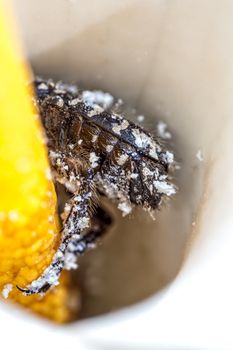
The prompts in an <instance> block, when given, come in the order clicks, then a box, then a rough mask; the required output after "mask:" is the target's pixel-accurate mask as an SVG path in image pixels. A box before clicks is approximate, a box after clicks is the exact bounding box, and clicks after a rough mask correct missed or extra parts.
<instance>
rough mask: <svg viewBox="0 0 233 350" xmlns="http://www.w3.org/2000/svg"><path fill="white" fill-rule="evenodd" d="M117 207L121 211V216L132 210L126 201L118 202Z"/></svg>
mask: <svg viewBox="0 0 233 350" xmlns="http://www.w3.org/2000/svg"><path fill="white" fill-rule="evenodd" d="M117 207H118V209H120V210H121V211H122V215H123V216H126V215H128V214H129V213H131V211H132V206H131V205H130V204H129V203H127V202H122V203H119V204H118V206H117Z"/></svg>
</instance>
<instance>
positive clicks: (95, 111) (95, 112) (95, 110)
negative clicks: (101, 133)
mask: <svg viewBox="0 0 233 350" xmlns="http://www.w3.org/2000/svg"><path fill="white" fill-rule="evenodd" d="M103 111H104V109H103V107H100V106H98V105H94V106H93V109H92V111H89V112H88V113H87V115H88V117H90V118H91V117H93V116H94V115H98V114H100V113H102V112H103Z"/></svg>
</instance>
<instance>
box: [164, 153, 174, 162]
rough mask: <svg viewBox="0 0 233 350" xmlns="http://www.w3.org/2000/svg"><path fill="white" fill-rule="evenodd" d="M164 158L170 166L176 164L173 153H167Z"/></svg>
mask: <svg viewBox="0 0 233 350" xmlns="http://www.w3.org/2000/svg"><path fill="white" fill-rule="evenodd" d="M163 158H164V160H165V162H166V163H168V164H172V163H173V162H174V154H173V153H172V152H169V151H166V152H165V154H164V155H163Z"/></svg>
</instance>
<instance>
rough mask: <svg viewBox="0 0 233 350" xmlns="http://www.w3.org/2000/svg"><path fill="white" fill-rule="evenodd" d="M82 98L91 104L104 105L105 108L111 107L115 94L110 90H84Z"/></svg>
mask: <svg viewBox="0 0 233 350" xmlns="http://www.w3.org/2000/svg"><path fill="white" fill-rule="evenodd" d="M82 99H83V100H84V102H85V103H87V104H88V105H90V106H93V105H95V104H99V105H101V106H103V108H109V107H110V106H111V105H112V104H113V101H114V99H113V96H112V95H110V94H109V93H108V92H103V91H99V90H94V91H89V90H85V91H83V92H82Z"/></svg>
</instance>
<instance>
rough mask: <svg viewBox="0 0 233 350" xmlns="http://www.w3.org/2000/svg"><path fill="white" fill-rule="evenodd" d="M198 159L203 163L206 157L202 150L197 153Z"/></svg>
mask: <svg viewBox="0 0 233 350" xmlns="http://www.w3.org/2000/svg"><path fill="white" fill-rule="evenodd" d="M196 158H197V159H198V160H199V161H200V162H203V160H204V157H203V153H202V150H200V149H199V150H198V151H197V154H196Z"/></svg>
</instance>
